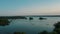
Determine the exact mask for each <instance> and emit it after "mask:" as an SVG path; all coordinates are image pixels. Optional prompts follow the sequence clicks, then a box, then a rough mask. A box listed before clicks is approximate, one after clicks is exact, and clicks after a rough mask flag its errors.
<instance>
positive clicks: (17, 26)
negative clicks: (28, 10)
mask: <svg viewBox="0 0 60 34" xmlns="http://www.w3.org/2000/svg"><path fill="white" fill-rule="evenodd" d="M33 18H34V19H33V20H29V19H27V20H23V19H16V20H12V22H11V23H10V24H9V25H8V26H0V34H9V33H10V34H13V32H26V33H27V34H37V33H38V32H41V31H43V30H47V31H49V32H51V31H52V30H53V29H54V26H53V24H54V23H56V22H58V21H60V17H45V18H47V19H46V20H39V17H33ZM48 24H49V25H48Z"/></svg>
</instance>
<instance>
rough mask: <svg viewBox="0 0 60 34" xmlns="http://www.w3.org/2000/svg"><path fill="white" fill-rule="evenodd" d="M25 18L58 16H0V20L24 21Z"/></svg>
mask: <svg viewBox="0 0 60 34" xmlns="http://www.w3.org/2000/svg"><path fill="white" fill-rule="evenodd" d="M26 17H60V15H27V16H26V15H25V16H0V19H5V18H7V19H26Z"/></svg>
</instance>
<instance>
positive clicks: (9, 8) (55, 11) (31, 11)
mask: <svg viewBox="0 0 60 34" xmlns="http://www.w3.org/2000/svg"><path fill="white" fill-rule="evenodd" d="M15 15H60V0H0V16H15Z"/></svg>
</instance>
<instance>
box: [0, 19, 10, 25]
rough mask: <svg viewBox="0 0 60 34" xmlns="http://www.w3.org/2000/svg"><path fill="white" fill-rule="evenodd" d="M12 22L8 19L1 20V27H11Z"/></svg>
mask: <svg viewBox="0 0 60 34" xmlns="http://www.w3.org/2000/svg"><path fill="white" fill-rule="evenodd" d="M9 23H10V21H9V20H8V19H0V26H5V25H9Z"/></svg>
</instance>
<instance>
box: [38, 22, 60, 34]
mask: <svg viewBox="0 0 60 34" xmlns="http://www.w3.org/2000/svg"><path fill="white" fill-rule="evenodd" d="M54 27H55V28H54V29H53V31H52V32H47V31H43V32H40V33H38V34H60V22H58V23H55V24H54Z"/></svg>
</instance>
